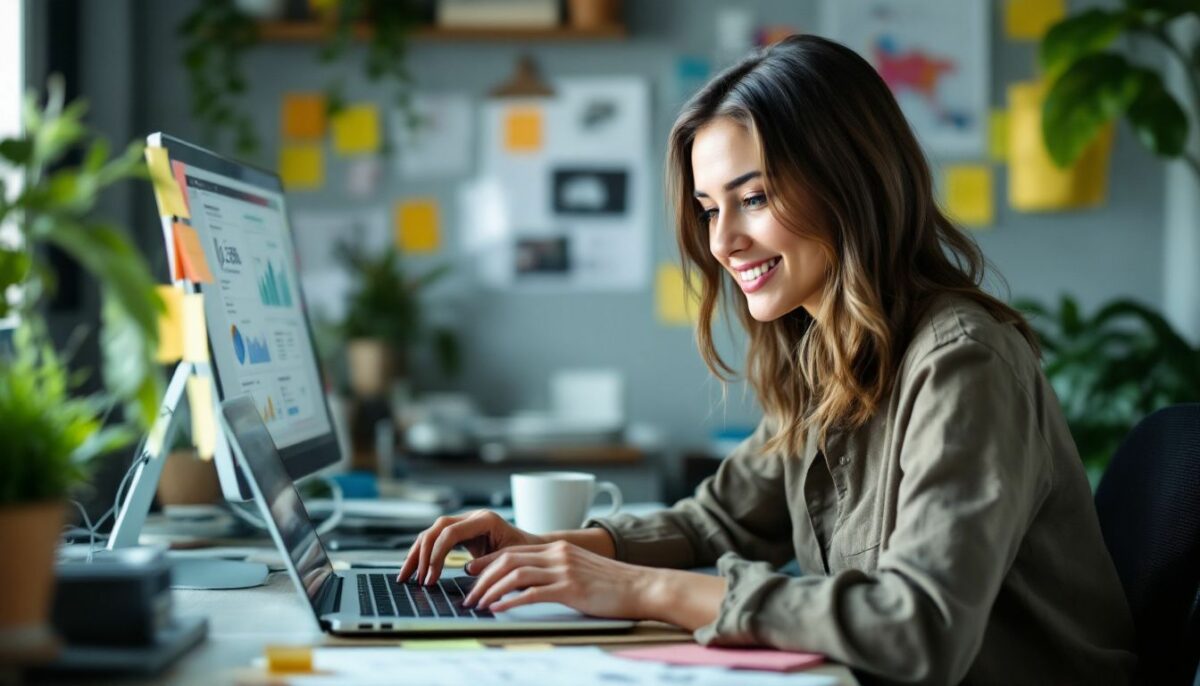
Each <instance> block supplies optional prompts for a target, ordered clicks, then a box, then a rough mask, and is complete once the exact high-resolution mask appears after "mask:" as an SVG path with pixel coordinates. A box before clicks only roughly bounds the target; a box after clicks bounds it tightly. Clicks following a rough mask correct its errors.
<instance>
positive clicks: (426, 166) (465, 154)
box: [389, 93, 475, 180]
mask: <svg viewBox="0 0 1200 686" xmlns="http://www.w3.org/2000/svg"><path fill="white" fill-rule="evenodd" d="M412 106H413V111H414V112H415V114H416V115H417V117H418V120H419V124H418V126H417V128H416V129H413V128H412V127H410V126H409V125H408V122H407V115H406V114H405V113H403V112H400V111H398V110H397V111H393V112H392V114H391V117H392V121H391V126H390V127H389V129H390V130H391V131H392V136H393V143H394V144H395V151H396V164H397V168H398V169H399V171H400V175H401V176H402V177H403V178H405V179H412V180H424V179H435V178H448V177H456V176H465V175H467V174H469V173H470V171H471V168H472V167H471V162H472V155H471V151H472V143H473V142H474V140H473V138H472V131H474V129H475V127H474V126H473V119H474V109H473V107H472V104H471V98H470V97H469V96H467V95H465V94H459V93H418V94H417V95H416V96H414V97H413V100H412Z"/></svg>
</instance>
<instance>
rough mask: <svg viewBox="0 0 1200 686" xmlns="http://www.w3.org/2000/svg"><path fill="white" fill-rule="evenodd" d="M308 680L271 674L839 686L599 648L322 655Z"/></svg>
mask: <svg viewBox="0 0 1200 686" xmlns="http://www.w3.org/2000/svg"><path fill="white" fill-rule="evenodd" d="M313 669H314V670H316V673H314V674H311V675H272V679H273V680H274V681H275V682H279V681H280V680H281V679H282V678H285V677H286V682H287V683H290V684H296V685H298V686H301V685H303V686H309V685H312V686H315V685H317V684H322V685H323V684H355V685H365V684H380V685H383V684H388V685H391V684H395V683H396V682H397V675H403V681H404V683H405V684H406V686H421V685H424V684H431V685H433V684H436V685H438V686H487V685H496V686H525V685H526V684H553V683H562V682H563V676H564V675H566V674H569V675H570V680H569V681H570V683H571V684H572V686H614V684H623V685H624V686H642V685H645V686H667V685H668V684H681V683H684V684H688V685H689V686H719V685H723V684H737V685H738V686H836V684H837V679H836V678H835V677H832V676H824V675H815V674H774V673H769V672H736V673H734V672H731V671H729V670H725V669H720V668H716V667H671V666H668V665H660V664H655V663H649V662H636V661H633V660H623V659H621V658H617V657H613V656H611V655H609V654H608V653H606V652H604V651H603V650H601V649H599V648H556V649H554V650H544V651H538V652H529V651H524V652H512V651H508V650H467V651H459V650H404V649H402V648H317V649H315V650H314V651H313Z"/></svg>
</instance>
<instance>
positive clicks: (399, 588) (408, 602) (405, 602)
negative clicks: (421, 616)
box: [388, 576, 417, 617]
mask: <svg viewBox="0 0 1200 686" xmlns="http://www.w3.org/2000/svg"><path fill="white" fill-rule="evenodd" d="M406 586H407V584H402V583H399V582H398V581H396V578H395V577H393V576H389V577H388V588H389V589H391V592H392V600H394V601H395V602H396V615H397V616H398V617H416V616H417V610H416V608H415V607H413V601H412V597H411V596H410V595H409V593H408V589H407V588H406Z"/></svg>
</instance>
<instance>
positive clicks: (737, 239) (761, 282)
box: [692, 118, 829, 322]
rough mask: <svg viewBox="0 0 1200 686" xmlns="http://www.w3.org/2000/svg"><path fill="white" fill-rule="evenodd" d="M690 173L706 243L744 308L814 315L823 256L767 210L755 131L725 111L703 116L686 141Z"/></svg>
mask: <svg viewBox="0 0 1200 686" xmlns="http://www.w3.org/2000/svg"><path fill="white" fill-rule="evenodd" d="M692 181H693V184H694V186H695V189H696V199H697V200H698V201H699V202H700V205H701V207H703V215H702V218H701V221H702V222H704V223H706V224H707V225H708V248H709V250H710V251H711V252H712V255H713V257H715V258H717V261H718V262H720V263H721V265H722V266H723V267H725V269H726V270H728V271H729V273H730V275H731V276H733V280H734V282H735V283H737V285H738V286H740V287H741V289H742V292H743V293H745V294H746V302H747V303H748V304H749V306H750V316H752V317H754V318H755V319H756V320H758V321H760V322H769V321H772V320H775V319H778V318H779V317H782V316H783V315H785V314H787V313H789V312H791V311H792V310H795V309H796V308H797V307H803V308H804V309H806V310H807V311H808V313H809V314H810V315H812V316H814V317H815V316H816V313H817V311H818V309H819V307H820V303H821V295H822V292H823V290H824V286H825V279H826V273H827V271H828V266H829V264H828V262H829V261H828V259H827V258H826V253H825V251H824V250H823V249H822V247H821V244H820V243H818V242H817V241H815V240H813V239H810V238H805V237H803V236H799V235H797V234H795V233H792V232H791V231H789V230H788V229H787V228H786V227H784V225H783V224H781V223H780V222H779V221H778V220H777V219H776V217H775V215H774V214H772V212H771V209H770V206H771V203H769V202H768V199H767V195H766V183H765V179H764V177H763V164H762V159H761V157H760V155H759V152H758V141H757V140H755V138H754V136H753V135H751V133H750V132H749V131H747V130H746V128H745V127H743V126H742V125H741V124H739V123H737V122H735V121H733V120H732V119H727V118H720V119H715V120H713V121H712V122H710V123H708V124H706V125H705V126H704V127H703V128H701V129H700V130H699V131H698V132H697V133H696V139H695V141H694V142H693V143H692ZM796 219H797V220H798V221H799V222H805V221H806V220H807V218H805V217H798V218H796ZM814 229H816V227H815V226H814Z"/></svg>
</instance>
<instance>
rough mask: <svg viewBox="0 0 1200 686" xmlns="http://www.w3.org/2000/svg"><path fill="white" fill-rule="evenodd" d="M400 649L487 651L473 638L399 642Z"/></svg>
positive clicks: (485, 647)
mask: <svg viewBox="0 0 1200 686" xmlns="http://www.w3.org/2000/svg"><path fill="white" fill-rule="evenodd" d="M400 647H401V648H405V649H408V650H487V646H485V645H483V644H482V643H480V642H479V641H478V640H476V639H474V638H448V639H419V640H415V641H400Z"/></svg>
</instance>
